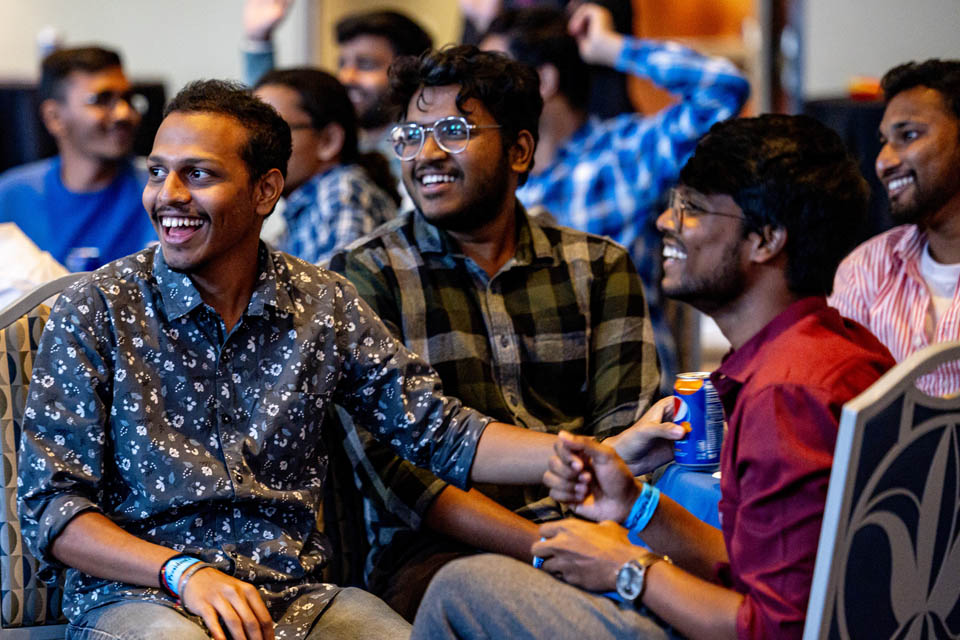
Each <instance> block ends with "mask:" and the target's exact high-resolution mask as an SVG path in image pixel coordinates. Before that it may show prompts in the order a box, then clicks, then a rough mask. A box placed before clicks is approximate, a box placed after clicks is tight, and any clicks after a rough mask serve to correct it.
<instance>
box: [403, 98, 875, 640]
mask: <svg viewBox="0 0 960 640" xmlns="http://www.w3.org/2000/svg"><path fill="white" fill-rule="evenodd" d="M866 202H867V188H866V184H865V183H864V181H863V178H862V177H861V176H860V174H859V171H858V168H857V164H856V162H855V161H854V160H853V158H851V157H850V156H849V154H848V153H847V152H846V150H845V148H844V146H843V143H842V142H841V140H840V139H839V137H838V136H837V135H836V134H835V133H833V132H832V131H830V130H829V129H827V128H826V127H825V126H823V125H821V124H819V123H818V122H816V121H814V120H812V119H810V118H805V117H802V116H780V115H768V116H761V117H759V118H751V119H742V120H729V121H726V122H722V123H719V124H716V125H714V126H713V127H712V128H711V129H710V132H709V133H708V134H707V135H706V136H705V137H704V138H703V139H701V141H700V142H699V144H698V145H697V148H696V151H695V152H694V155H693V157H692V158H691V159H690V160H689V161H688V162H687V163H686V165H685V166H684V168H683V170H682V171H681V172H680V184H679V186H678V188H677V190H676V191H675V192H674V193H673V196H672V198H671V201H670V207H669V209H668V210H667V211H666V212H664V213H663V214H661V215H660V217H659V218H658V219H657V227H658V229H660V231H661V232H662V233H663V235H664V246H665V249H664V257H665V260H664V266H663V267H664V268H663V270H664V276H663V290H664V292H665V293H666V295H668V296H670V297H672V298H675V299H678V300H683V301H686V302H688V303H690V304H692V305H694V306H695V307H697V308H698V309H700V310H701V311H703V312H704V313H706V314H708V315H710V316H711V317H713V318H714V320H716V322H717V324H718V325H719V326H720V328H721V330H722V331H723V333H724V335H725V336H726V337H727V338H728V339H729V340H730V343H731V345H732V346H733V350H732V351H731V352H730V353H729V354H728V355H727V356H726V358H725V359H724V362H723V364H722V366H721V367H720V368H719V369H718V370H717V371H716V372H714V373H713V374H712V375H711V379H712V381H713V383H714V386H715V387H716V390H717V393H718V395H719V396H720V400H721V402H722V404H723V407H724V413H725V416H726V419H727V422H728V425H729V428H728V432H727V435H726V439H725V441H724V444H723V451H722V454H721V461H720V468H721V471H722V480H721V485H720V489H721V493H722V497H721V500H720V515H721V523H722V531H721V530H718V529H715V528H713V527H711V526H709V525H707V524H705V523H703V522H700V521H699V520H697V519H696V518H695V517H693V516H692V515H691V514H690V513H689V512H687V511H686V510H684V509H683V508H682V507H680V506H679V505H677V503H675V502H673V501H672V500H670V499H669V498H668V497H667V496H661V495H659V493H658V492H657V491H656V489H651V488H650V487H649V486H645V485H644V484H643V483H642V482H640V481H639V479H636V478H635V477H634V474H633V472H632V471H631V470H629V469H628V468H627V467H626V466H625V465H624V464H623V463H622V462H621V461H620V460H619V457H618V456H617V454H616V452H615V451H614V449H612V448H611V447H609V446H606V445H605V444H599V443H596V442H595V441H591V440H589V439H587V438H583V437H582V436H570V435H567V436H566V437H563V438H561V439H560V441H559V443H558V446H557V454H558V455H557V456H556V457H555V458H554V459H552V460H551V463H550V471H549V472H548V473H547V474H546V475H545V477H544V481H545V482H546V483H547V484H548V485H549V486H550V487H551V495H552V496H553V497H555V498H557V499H558V500H561V501H564V502H569V503H571V504H572V505H573V507H574V510H575V511H576V512H577V513H578V514H579V515H581V516H584V517H585V518H588V519H590V520H594V521H595V522H588V521H587V520H585V519H577V518H570V519H567V520H563V521H560V522H554V523H547V524H544V525H542V526H541V527H540V530H539V533H540V535H541V536H542V537H543V540H542V541H539V542H537V543H536V544H534V546H533V549H532V551H533V553H535V554H536V555H537V556H538V557H539V558H540V559H541V560H542V570H537V569H534V568H533V567H531V566H530V565H529V564H521V563H518V562H516V561H515V560H512V559H509V558H502V557H498V556H480V557H475V558H468V559H465V560H458V561H457V562H456V563H451V564H448V565H447V566H446V567H445V568H444V569H443V570H441V572H440V573H438V574H437V576H436V579H435V580H434V581H433V583H432V584H431V586H430V589H429V590H428V592H427V594H426V597H425V599H424V602H423V605H422V606H421V608H420V611H419V612H418V614H417V618H416V623H415V625H414V632H413V637H414V638H417V639H420V638H423V639H427V638H429V639H430V640H438V639H440V638H458V639H461V640H464V639H472V638H477V639H479V638H521V637H522V638H544V639H545V640H546V639H549V640H557V639H560V638H571V639H572V638H591V639H594V640H601V639H613V638H616V639H622V640H627V639H630V640H639V639H641V638H644V639H646V638H667V637H676V636H675V635H674V634H673V633H672V632H671V631H668V630H667V629H665V628H664V627H665V626H667V625H670V626H672V627H673V629H674V630H676V631H679V632H680V633H681V634H682V635H683V637H686V638H691V639H694V640H696V639H701V638H702V639H710V640H715V639H727V638H729V639H733V638H740V639H741V640H743V639H747V638H750V639H757V640H759V639H761V638H783V639H788V638H800V637H801V634H802V631H803V623H804V616H805V611H806V605H807V599H808V597H809V592H810V581H811V579H812V576H813V563H814V557H815V555H816V551H817V540H818V537H819V534H820V524H821V520H822V516H823V508H824V501H825V499H826V490H827V483H828V481H829V477H830V469H831V465H832V462H833V460H832V458H833V449H834V444H835V441H836V437H837V424H838V420H839V417H840V409H841V407H842V405H843V403H844V402H846V401H847V400H849V399H851V398H853V397H855V396H856V395H858V394H859V393H860V392H862V391H863V390H864V389H866V388H867V387H868V386H870V385H871V384H872V383H873V382H874V381H876V380H877V378H879V377H880V375H881V374H882V373H883V372H884V371H885V370H886V369H887V368H889V367H890V366H892V364H893V359H892V358H891V357H890V354H889V352H888V351H887V350H886V349H885V348H884V347H883V345H881V344H880V343H879V342H878V341H877V340H876V338H874V337H873V336H872V335H871V334H870V333H869V332H868V331H867V330H866V329H864V328H863V327H862V326H860V325H859V324H857V323H855V322H852V321H849V320H846V319H844V318H842V317H841V316H840V314H838V313H837V311H836V310H834V309H831V308H829V307H828V306H827V304H826V300H825V295H826V294H827V293H828V292H829V291H830V287H831V284H832V282H833V275H834V271H835V269H836V265H837V264H838V263H839V262H840V260H841V258H842V257H843V256H844V255H845V253H846V252H847V250H848V249H849V245H848V238H850V237H851V235H852V232H853V230H854V229H856V228H857V225H858V224H859V223H860V221H861V220H862V218H863V216H864V215H865V213H866ZM663 417H664V414H663V407H662V406H656V407H654V409H652V410H651V411H650V412H649V413H648V414H647V416H645V418H644V420H645V421H647V422H649V423H657V422H659V421H660V420H662V419H663ZM621 523H623V524H621ZM630 530H632V531H633V532H634V533H638V534H639V535H641V536H642V537H643V539H644V541H645V542H646V543H647V544H649V546H650V549H652V551H651V550H650V549H644V548H641V547H639V546H636V545H635V544H633V543H632V542H631V540H630V539H629V538H628V533H629V531H630ZM657 554H665V555H666V556H668V557H669V558H670V559H671V560H672V562H667V561H665V560H666V558H664V557H663V556H662V555H657ZM550 574H553V575H552V576H551V575H550ZM555 577H557V578H561V579H562V580H563V581H565V582H566V583H569V584H565V583H564V582H561V581H560V580H557V579H555ZM572 585H576V586H572ZM577 587H579V588H577ZM610 591H616V592H617V593H618V595H619V596H620V597H621V599H622V600H625V602H622V603H620V604H618V603H615V602H613V601H612V600H611V599H609V598H607V597H604V596H603V595H600V594H601V593H604V592H610ZM590 592H594V593H590ZM640 605H643V607H644V608H640ZM651 613H652V614H655V615H651ZM655 616H659V617H655Z"/></svg>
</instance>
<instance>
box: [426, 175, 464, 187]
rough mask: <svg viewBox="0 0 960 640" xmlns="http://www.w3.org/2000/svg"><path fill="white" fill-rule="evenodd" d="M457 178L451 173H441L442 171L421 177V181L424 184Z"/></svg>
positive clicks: (450, 180)
mask: <svg viewBox="0 0 960 640" xmlns="http://www.w3.org/2000/svg"><path fill="white" fill-rule="evenodd" d="M454 180H456V178H454V177H453V176H451V175H446V174H440V173H430V174H427V175H425V176H422V177H421V178H420V183H421V184H423V185H431V184H437V183H441V182H453V181H454Z"/></svg>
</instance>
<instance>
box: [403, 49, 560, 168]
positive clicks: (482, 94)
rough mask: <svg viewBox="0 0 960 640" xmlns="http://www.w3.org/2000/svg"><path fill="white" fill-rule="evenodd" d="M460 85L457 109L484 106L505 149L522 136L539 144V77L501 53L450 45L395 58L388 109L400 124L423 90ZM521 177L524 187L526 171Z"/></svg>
mask: <svg viewBox="0 0 960 640" xmlns="http://www.w3.org/2000/svg"><path fill="white" fill-rule="evenodd" d="M450 85H459V87H460V90H459V91H458V92H457V108H458V109H459V110H460V112H461V113H463V114H467V113H468V112H467V111H466V110H465V109H464V106H463V105H464V103H465V102H466V101H467V100H469V99H471V98H473V99H475V100H479V101H480V102H481V103H483V106H484V107H486V109H487V110H488V111H489V112H490V114H491V115H492V116H493V119H494V120H496V122H497V124H499V125H500V126H501V129H500V131H501V134H502V137H503V144H504V147H506V148H508V147H510V146H511V145H513V144H514V143H515V142H516V141H517V136H518V135H519V134H520V132H521V131H528V132H530V134H531V135H532V136H533V141H534V146H536V143H537V141H538V140H539V138H540V135H539V122H540V112H541V111H542V110H543V98H541V97H540V77H539V76H538V75H537V72H536V71H535V70H534V69H533V68H532V67H530V66H528V65H526V64H523V63H522V62H517V61H516V60H512V59H510V58H509V57H508V56H506V55H504V54H502V53H496V52H493V51H481V50H480V49H478V48H477V47H475V46H473V45H467V44H465V45H452V46H448V47H444V48H443V49H440V50H431V51H427V52H425V53H423V54H422V55H421V56H419V57H412V56H404V57H401V58H397V60H395V61H394V63H393V64H392V65H391V66H390V91H389V94H388V98H387V101H388V104H390V105H391V106H392V107H393V108H394V109H395V112H396V113H397V114H398V116H399V118H406V117H407V107H408V106H409V104H410V100H411V99H412V98H413V96H414V95H415V94H416V93H417V91H419V90H420V89H421V88H422V87H446V86H450ZM532 168H533V162H532V160H531V163H530V167H529V168H528V170H527V171H526V172H525V173H523V174H522V175H521V176H520V184H523V183H524V182H525V181H526V179H527V175H528V174H529V169H532Z"/></svg>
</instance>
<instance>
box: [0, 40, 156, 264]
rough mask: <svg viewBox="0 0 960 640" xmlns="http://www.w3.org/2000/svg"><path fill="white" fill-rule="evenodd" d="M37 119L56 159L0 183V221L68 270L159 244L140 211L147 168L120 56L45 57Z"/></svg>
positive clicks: (78, 53) (75, 52)
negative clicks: (80, 258)
mask: <svg viewBox="0 0 960 640" xmlns="http://www.w3.org/2000/svg"><path fill="white" fill-rule="evenodd" d="M39 94H40V100H41V102H40V116H41V119H42V120H43V124H44V126H45V127H46V128H47V130H48V131H49V132H50V135H52V136H53V139H54V140H55V141H56V144H57V150H58V152H59V153H58V155H56V156H54V157H52V158H48V159H45V160H40V161H37V162H33V163H30V164H27V165H23V166H21V167H15V168H13V169H10V170H9V171H7V172H5V173H4V174H3V175H2V176H0V222H13V223H15V224H16V225H17V226H18V227H20V229H21V230H22V231H23V232H24V233H25V234H26V235H27V237H29V238H30V239H31V240H32V241H33V242H34V243H35V244H36V245H37V246H38V247H39V248H40V249H41V250H43V251H47V252H49V253H50V254H51V255H52V256H53V258H54V259H55V260H56V261H58V262H60V263H63V264H67V266H68V267H70V266H71V264H70V262H71V260H69V259H68V258H69V257H70V255H71V251H73V250H78V249H79V250H80V251H83V252H85V254H86V255H87V257H88V258H90V259H91V262H88V263H87V264H86V265H84V266H83V267H82V268H84V269H86V268H90V267H95V266H98V265H99V264H102V263H105V262H108V261H110V260H113V259H115V258H119V257H122V256H125V255H127V254H130V253H134V252H135V251H138V250H140V249H142V248H143V247H144V246H146V245H147V244H148V243H150V242H154V241H156V239H157V236H156V233H155V232H154V230H153V226H152V225H151V224H150V219H149V218H148V217H147V214H146V211H144V209H143V204H142V202H141V193H142V191H143V187H144V185H145V184H146V182H147V172H146V170H145V168H143V167H139V166H136V165H134V163H133V162H132V160H131V157H130V156H131V153H132V150H133V142H134V135H135V134H136V131H137V126H138V125H139V124H140V113H139V112H138V110H137V108H136V105H135V102H136V100H135V96H134V94H133V87H132V85H131V84H130V81H129V80H128V79H127V77H126V75H124V73H123V68H122V66H121V62H120V56H119V55H118V54H117V53H116V52H114V51H111V50H109V49H104V48H101V47H81V48H74V49H61V50H58V51H55V52H54V53H52V54H50V55H49V56H47V57H46V58H45V59H44V60H43V63H42V68H41V78H40V90H39Z"/></svg>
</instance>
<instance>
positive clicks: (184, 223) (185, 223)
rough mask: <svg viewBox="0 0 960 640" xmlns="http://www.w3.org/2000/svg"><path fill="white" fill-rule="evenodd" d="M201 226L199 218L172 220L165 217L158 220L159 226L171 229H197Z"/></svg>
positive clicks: (201, 222)
mask: <svg viewBox="0 0 960 640" xmlns="http://www.w3.org/2000/svg"><path fill="white" fill-rule="evenodd" d="M202 224H203V220H201V219H200V218H174V217H170V216H166V217H163V218H160V226H163V227H167V228H173V227H199V226H200V225H202Z"/></svg>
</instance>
